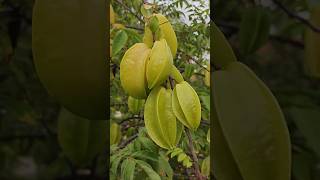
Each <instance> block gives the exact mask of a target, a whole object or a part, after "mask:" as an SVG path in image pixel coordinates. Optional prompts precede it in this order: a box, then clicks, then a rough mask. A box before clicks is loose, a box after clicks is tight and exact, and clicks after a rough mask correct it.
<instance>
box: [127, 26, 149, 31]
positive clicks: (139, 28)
mask: <svg viewBox="0 0 320 180" xmlns="http://www.w3.org/2000/svg"><path fill="white" fill-rule="evenodd" d="M125 27H126V28H129V29H135V30H138V31H144V29H143V28H141V27H135V26H129V25H126V26H125Z"/></svg>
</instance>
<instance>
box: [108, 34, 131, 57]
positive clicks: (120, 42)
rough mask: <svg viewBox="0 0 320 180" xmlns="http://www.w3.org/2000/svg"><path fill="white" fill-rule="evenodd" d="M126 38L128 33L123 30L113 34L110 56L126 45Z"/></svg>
mask: <svg viewBox="0 0 320 180" xmlns="http://www.w3.org/2000/svg"><path fill="white" fill-rule="evenodd" d="M127 40H128V35H127V33H126V32H125V31H123V30H119V31H118V32H117V33H116V35H115V36H114V39H113V43H112V56H115V55H116V54H117V53H119V52H120V51H121V49H122V48H123V47H124V46H125V45H126V43H127Z"/></svg>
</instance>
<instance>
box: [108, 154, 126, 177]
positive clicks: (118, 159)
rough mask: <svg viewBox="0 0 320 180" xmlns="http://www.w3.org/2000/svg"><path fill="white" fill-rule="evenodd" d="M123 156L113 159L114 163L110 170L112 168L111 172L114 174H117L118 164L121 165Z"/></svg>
mask: <svg viewBox="0 0 320 180" xmlns="http://www.w3.org/2000/svg"><path fill="white" fill-rule="evenodd" d="M122 158H123V156H119V157H117V158H116V159H115V160H114V161H112V165H111V169H110V170H111V172H112V173H113V174H117V171H118V166H119V163H120V161H121V159H122Z"/></svg>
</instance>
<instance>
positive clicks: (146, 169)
mask: <svg viewBox="0 0 320 180" xmlns="http://www.w3.org/2000/svg"><path fill="white" fill-rule="evenodd" d="M136 162H137V164H138V165H139V166H140V167H141V168H142V169H143V170H144V172H146V174H147V175H148V177H149V178H150V179H152V180H161V178H160V176H159V175H158V174H157V173H156V172H155V171H154V170H153V169H152V167H151V166H150V165H149V164H148V163H146V162H144V161H141V160H136Z"/></svg>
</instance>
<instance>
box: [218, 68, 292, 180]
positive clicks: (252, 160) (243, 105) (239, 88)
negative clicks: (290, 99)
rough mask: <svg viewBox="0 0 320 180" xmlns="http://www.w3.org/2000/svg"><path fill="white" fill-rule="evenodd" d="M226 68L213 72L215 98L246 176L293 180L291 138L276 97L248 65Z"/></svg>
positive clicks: (228, 139)
mask: <svg viewBox="0 0 320 180" xmlns="http://www.w3.org/2000/svg"><path fill="white" fill-rule="evenodd" d="M225 69H226V70H224V71H215V72H214V74H213V82H215V85H214V86H213V96H212V98H213V102H214V107H215V110H216V114H217V119H216V121H218V122H219V123H218V124H219V125H220V127H221V130H222V131H221V133H222V135H223V136H224V138H225V140H226V142H227V145H228V147H229V148H230V151H231V154H232V155H233V158H234V161H235V162H236V164H237V166H238V168H239V172H240V173H241V175H242V177H243V179H259V180H270V179H273V180H289V179H290V174H291V172H290V170H291V145H290V138H289V132H288V129H287V126H286V122H285V119H284V116H283V114H282V111H281V109H280V107H279V105H278V103H277V101H276V99H275V98H274V97H273V95H272V93H271V92H270V90H269V89H268V88H267V87H266V86H265V85H264V83H263V82H262V81H261V80H260V79H258V78H257V77H256V75H255V74H254V73H253V72H252V71H251V70H250V69H249V68H248V67H247V66H245V65H244V64H242V63H239V62H234V63H230V64H229V65H228V66H227V67H226V68H225ZM213 114H214V113H213ZM215 124H217V123H215ZM215 131H216V129H213V132H215ZM213 137H215V136H214V135H213ZM212 141H213V142H214V143H218V142H216V139H213V140H212ZM219 145H220V144H219ZM252 147H254V148H252ZM215 156H221V154H213V157H215ZM216 165H217V166H219V164H216ZM213 168H214V167H213ZM225 171H228V169H225Z"/></svg>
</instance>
